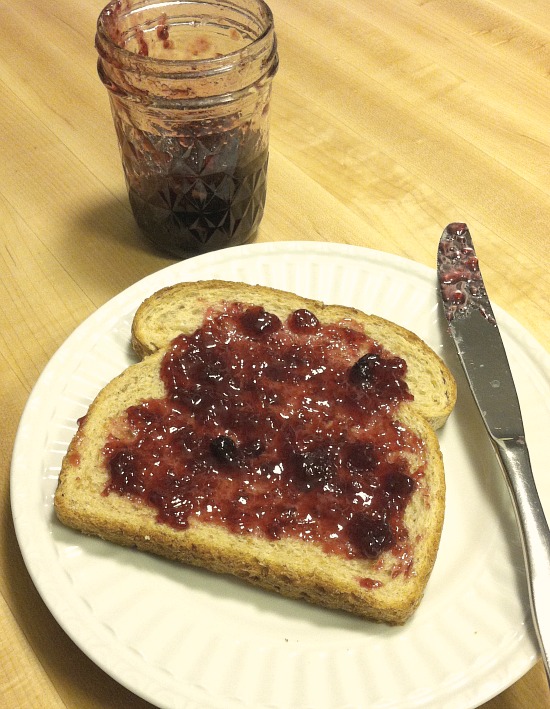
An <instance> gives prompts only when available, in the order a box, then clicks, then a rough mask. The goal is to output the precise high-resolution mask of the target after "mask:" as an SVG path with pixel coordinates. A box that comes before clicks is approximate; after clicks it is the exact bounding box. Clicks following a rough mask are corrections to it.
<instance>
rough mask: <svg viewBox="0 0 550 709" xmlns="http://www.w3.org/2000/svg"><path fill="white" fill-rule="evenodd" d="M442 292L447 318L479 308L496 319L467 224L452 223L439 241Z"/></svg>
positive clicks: (487, 315)
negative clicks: (489, 303) (491, 309)
mask: <svg viewBox="0 0 550 709" xmlns="http://www.w3.org/2000/svg"><path fill="white" fill-rule="evenodd" d="M437 263H438V272H439V279H440V283H441V295H442V297H443V301H444V307H445V315H446V317H447V320H449V321H450V320H453V319H454V318H455V317H457V316H460V315H465V314H468V313H470V312H471V310H472V309H473V308H477V309H478V310H479V311H480V312H481V314H482V315H483V317H485V318H486V319H487V320H488V321H489V322H493V323H494V322H495V319H494V316H493V315H492V313H491V312H489V310H488V309H487V308H488V307H489V305H488V302H487V293H486V291H485V286H484V284H483V279H482V277H481V271H480V269H479V263H478V260H477V256H476V253H475V251H474V247H473V244H472V238H471V236H470V232H469V230H468V227H467V226H466V224H462V223H460V222H453V223H452V224H449V225H448V226H447V227H446V229H445V231H444V232H443V235H442V237H441V241H440V242H439V250H438V254H437Z"/></svg>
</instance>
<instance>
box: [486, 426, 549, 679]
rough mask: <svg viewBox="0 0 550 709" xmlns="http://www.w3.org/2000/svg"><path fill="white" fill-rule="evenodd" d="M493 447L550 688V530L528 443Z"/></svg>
mask: <svg viewBox="0 0 550 709" xmlns="http://www.w3.org/2000/svg"><path fill="white" fill-rule="evenodd" d="M493 443H494V444H495V447H496V450H497V453H498V455H499V458H500V461H501V463H502V466H503V468H504V472H505V474H506V479H507V483H508V487H509V489H510V493H511V496H512V502H513V504H514V510H515V514H516V518H517V522H518V526H519V529H520V536H521V543H522V547H523V554H524V557H525V567H526V570H527V582H528V587H529V600H530V603H531V612H532V617H533V624H534V628H535V633H536V636H537V640H538V643H539V648H540V652H541V655H542V661H543V664H544V668H545V670H546V678H547V680H548V682H549V684H550V660H549V652H550V530H549V528H548V522H547V521H546V517H545V515H544V510H543V509H542V505H541V502H540V498H539V496H538V493H537V488H536V486H535V480H534V478H533V471H532V469H531V461H530V459H529V451H528V449H527V444H526V443H525V439H524V438H523V437H522V438H516V439H514V438H507V439H495V440H494V441H493Z"/></svg>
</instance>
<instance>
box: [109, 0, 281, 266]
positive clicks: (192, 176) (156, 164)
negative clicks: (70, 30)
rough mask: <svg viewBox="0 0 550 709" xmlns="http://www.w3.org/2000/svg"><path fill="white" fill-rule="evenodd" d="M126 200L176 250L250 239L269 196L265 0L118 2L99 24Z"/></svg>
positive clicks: (270, 46) (270, 30)
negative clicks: (267, 194)
mask: <svg viewBox="0 0 550 709" xmlns="http://www.w3.org/2000/svg"><path fill="white" fill-rule="evenodd" d="M96 47H97V51H98V54H99V57H98V72H99V76H100V78H101V80H102V81H103V83H104V85H105V86H106V87H107V89H108V91H109V97H110V103H111V109H112V114H113V119H114V124H115V129H116V133H117V137H118V143H119V147H120V153H121V157H122V166H123V170H124V175H125V179H126V184H127V188H128V195H129V201H130V205H131V207H132V211H133V214H134V217H135V219H136V222H137V224H138V225H139V227H140V228H141V230H142V231H143V233H144V234H145V236H146V237H147V238H148V239H149V240H150V241H151V242H152V243H153V244H154V245H155V246H157V247H159V248H161V249H163V250H164V251H167V252H170V253H171V254H173V255H176V256H179V257H187V256H192V255H195V254H199V253H204V252H207V251H211V250H213V249H219V248H223V247H226V246H233V245H237V244H243V243H245V242H247V241H249V240H251V239H252V238H253V237H254V235H255V233H256V231H257V228H258V225H259V224H260V221H261V219H262V216H263V212H264V204H265V197H266V173H267V163H268V148H269V103H270V95H271V84H272V80H273V77H274V75H275V73H276V71H277V66H278V55H277V42H276V37H275V31H274V26H273V15H272V13H271V10H270V9H269V7H268V6H267V5H266V4H265V2H263V0H219V1H216V2H213V1H210V0H171V1H169V2H158V1H156V2H154V1H151V0H113V1H112V2H110V3H109V4H108V5H107V6H106V7H105V8H104V9H103V11H102V12H101V14H100V16H99V19H98V23H97V34H96Z"/></svg>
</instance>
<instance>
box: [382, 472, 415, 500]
mask: <svg viewBox="0 0 550 709" xmlns="http://www.w3.org/2000/svg"><path fill="white" fill-rule="evenodd" d="M415 487H416V483H415V481H414V480H413V479H412V478H411V477H410V476H409V475H405V473H401V472H400V471H399V470H394V471H392V472H390V473H389V474H388V475H387V476H386V479H385V481H384V488H385V490H386V492H387V493H388V494H389V495H390V496H391V497H392V498H401V499H402V500H406V499H407V498H408V497H409V496H410V495H411V494H412V493H413V491H414V489H415Z"/></svg>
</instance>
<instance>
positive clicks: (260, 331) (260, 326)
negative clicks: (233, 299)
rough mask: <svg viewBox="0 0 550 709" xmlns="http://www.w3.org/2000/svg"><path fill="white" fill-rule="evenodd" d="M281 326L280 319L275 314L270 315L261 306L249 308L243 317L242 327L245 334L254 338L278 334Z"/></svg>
mask: <svg viewBox="0 0 550 709" xmlns="http://www.w3.org/2000/svg"><path fill="white" fill-rule="evenodd" d="M281 325H282V323H281V321H280V320H279V318H278V317H277V316H276V315H274V314H273V313H268V312H267V310H264V308H262V306H261V305H255V306H253V307H251V308H248V310H247V311H246V312H244V313H243V314H242V315H241V326H242V328H243V330H244V332H245V334H247V335H249V336H252V337H257V336H258V335H269V334H271V333H273V332H277V330H279V328H280V327H281Z"/></svg>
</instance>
